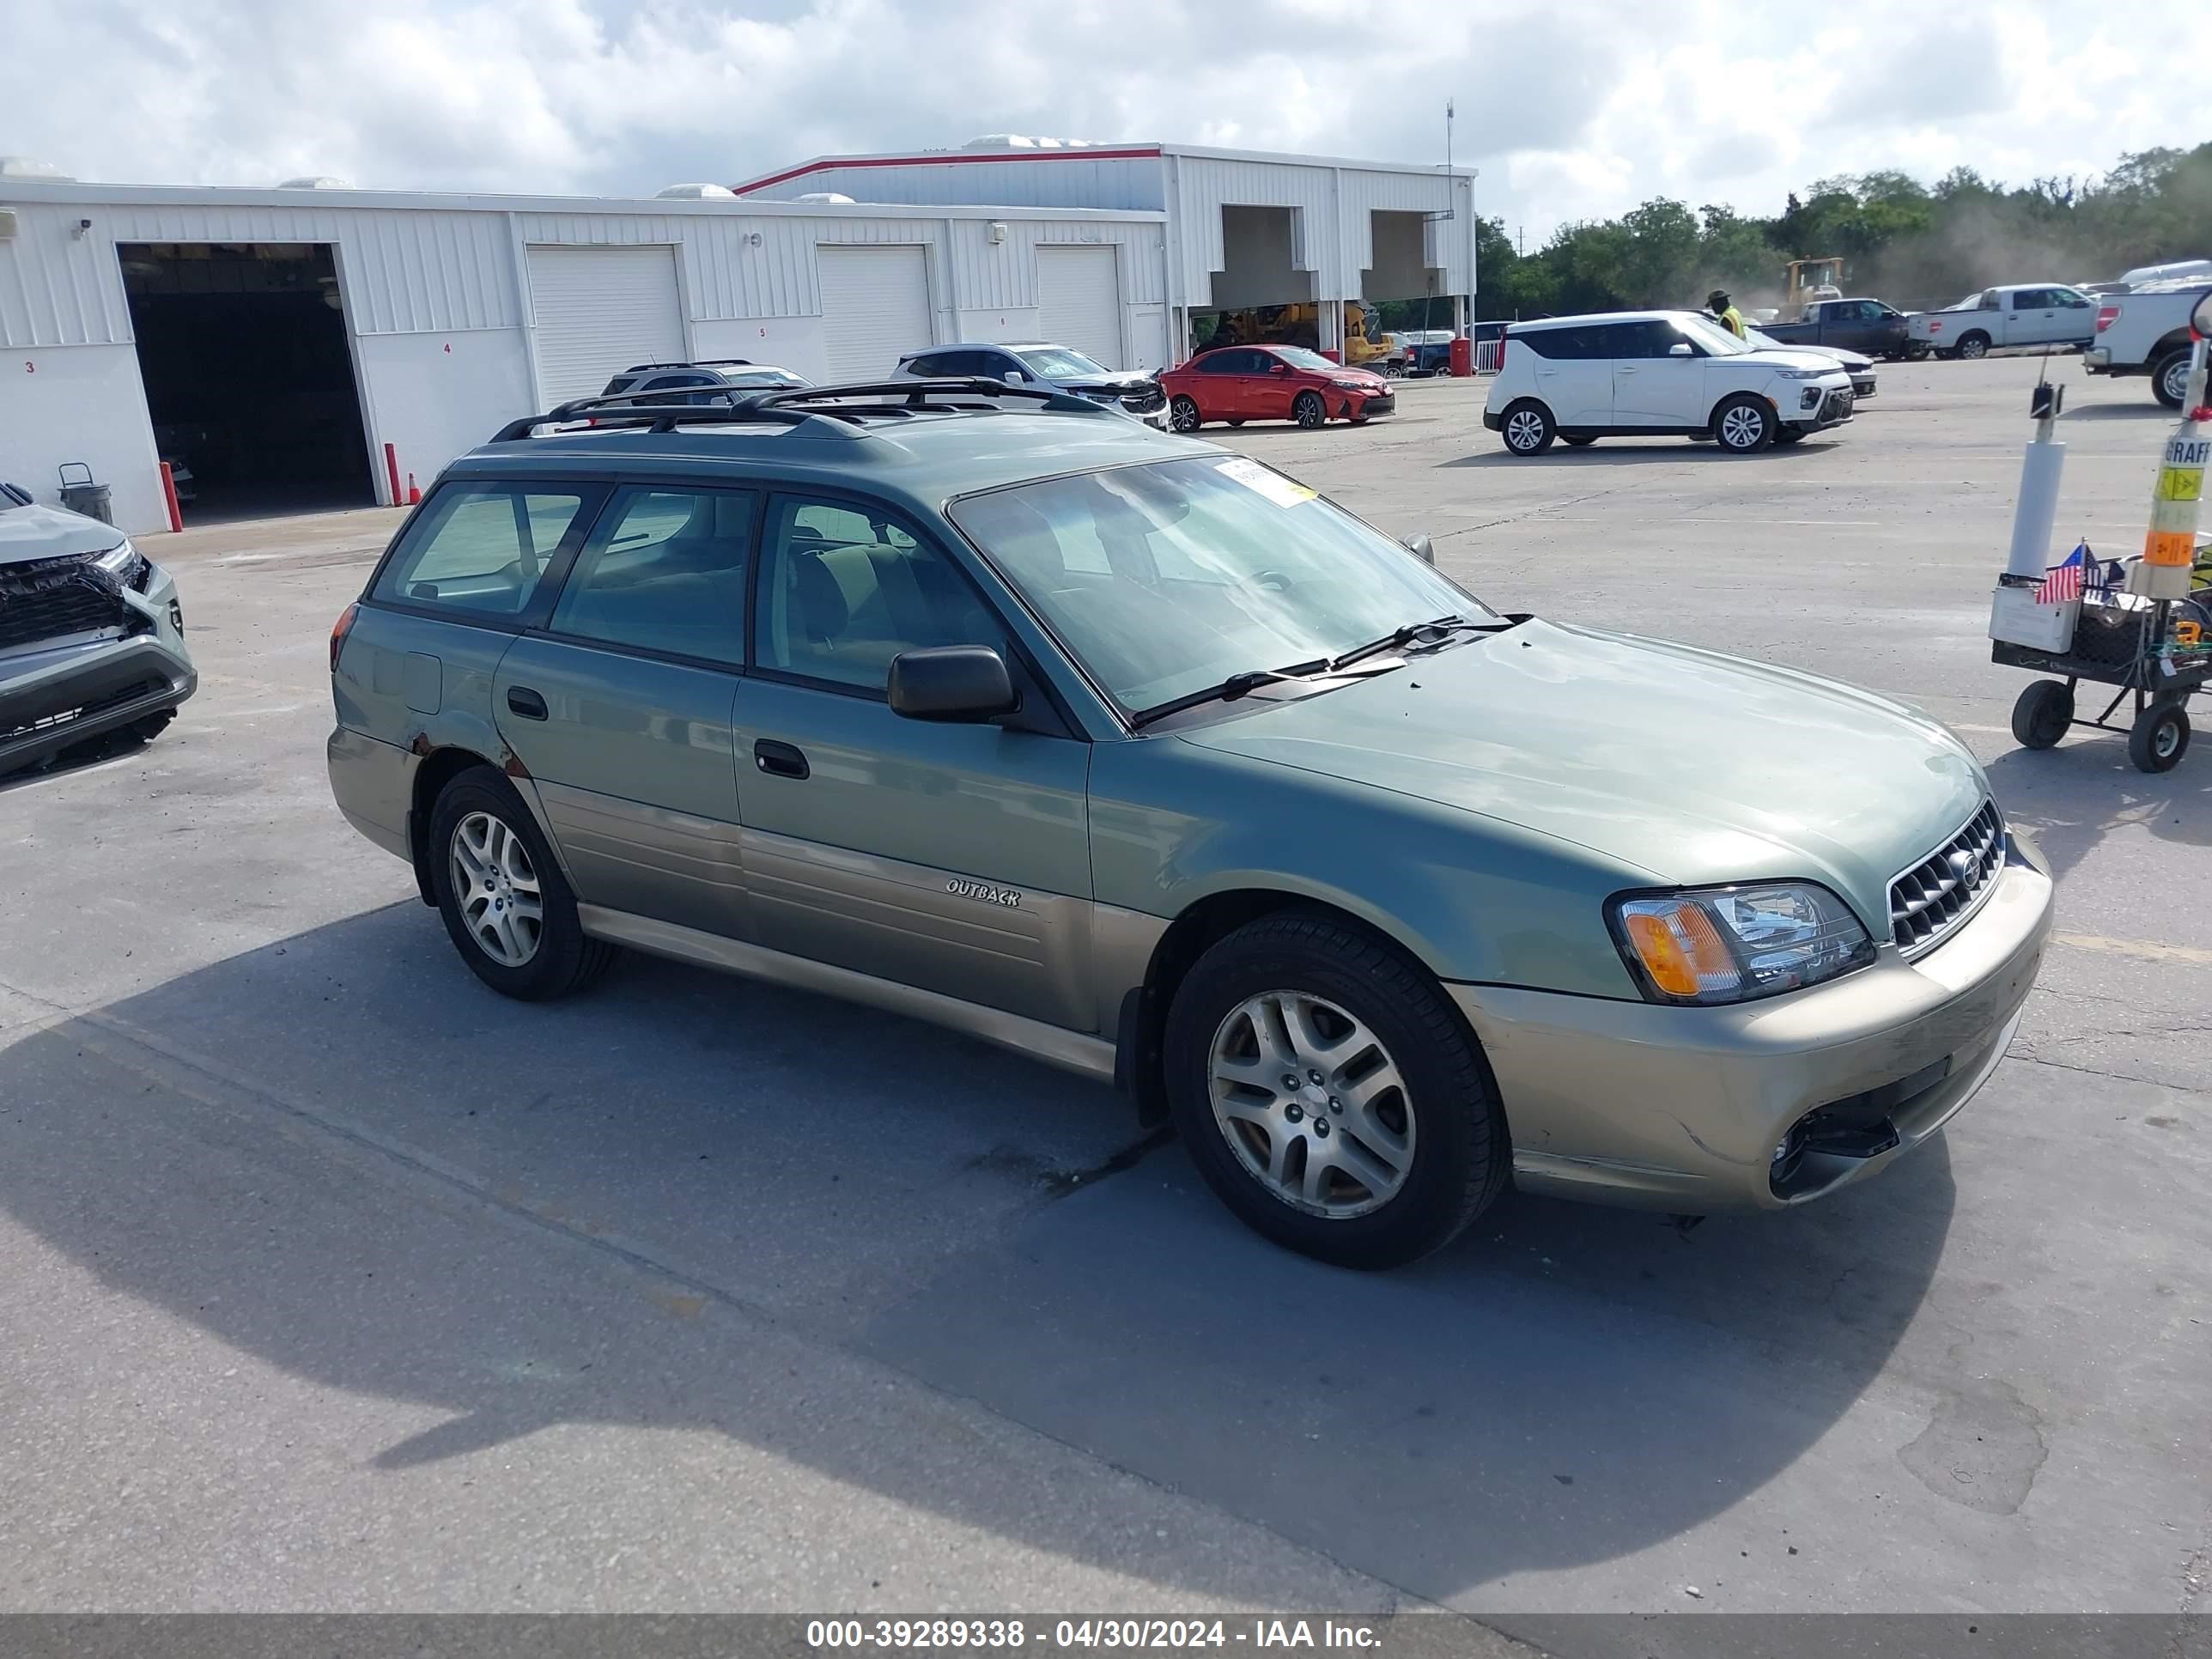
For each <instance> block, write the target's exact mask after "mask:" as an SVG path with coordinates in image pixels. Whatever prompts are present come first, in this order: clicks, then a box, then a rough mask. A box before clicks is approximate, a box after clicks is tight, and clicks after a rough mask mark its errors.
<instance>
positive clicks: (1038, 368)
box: [1014, 346, 1114, 380]
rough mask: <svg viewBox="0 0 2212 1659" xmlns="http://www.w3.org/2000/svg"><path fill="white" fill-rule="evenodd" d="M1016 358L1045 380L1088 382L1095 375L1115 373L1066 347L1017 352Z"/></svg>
mask: <svg viewBox="0 0 2212 1659" xmlns="http://www.w3.org/2000/svg"><path fill="white" fill-rule="evenodd" d="M1014 356H1017V357H1018V358H1020V359H1021V360H1022V361H1023V362H1025V363H1027V364H1028V365H1029V366H1030V374H1034V375H1036V377H1037V378H1038V379H1039V380H1090V379H1091V377H1093V376H1094V375H1099V374H1112V373H1113V372H1114V371H1113V370H1112V369H1110V368H1106V367H1104V366H1103V364H1099V363H1094V362H1091V359H1090V358H1088V357H1086V356H1084V355H1083V354H1082V353H1081V352H1079V351H1070V350H1069V349H1067V348H1066V346H1043V347H1040V348H1038V349H1036V350H1030V351H1017V352H1016V353H1015V354H1014Z"/></svg>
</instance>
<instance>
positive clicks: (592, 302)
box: [530, 244, 684, 408]
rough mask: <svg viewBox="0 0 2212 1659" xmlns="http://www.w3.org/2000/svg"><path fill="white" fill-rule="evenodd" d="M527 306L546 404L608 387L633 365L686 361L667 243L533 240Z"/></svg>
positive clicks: (673, 258)
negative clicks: (637, 244) (604, 244)
mask: <svg viewBox="0 0 2212 1659" xmlns="http://www.w3.org/2000/svg"><path fill="white" fill-rule="evenodd" d="M530 305H531V311H532V316H533V319H534V321H535V323H536V327H535V329H534V331H533V333H534V337H535V338H536V341H537V345H538V395H539V396H541V397H542V398H544V400H545V403H546V405H547V407H549V408H550V407H551V406H552V405H553V404H559V403H565V402H567V401H568V399H569V398H589V397H592V396H595V395H596V394H598V393H599V392H604V391H605V390H606V386H607V382H608V380H611V379H612V378H613V377H614V376H615V375H617V374H620V373H621V372H622V371H623V369H625V368H629V366H630V365H631V364H632V363H670V362H682V361H683V360H684V306H683V301H681V300H680V299H679V298H678V290H677V287H676V250H675V249H674V248H672V247H668V246H651V247H556V246H549V245H543V244H533V245H532V247H531V249H530Z"/></svg>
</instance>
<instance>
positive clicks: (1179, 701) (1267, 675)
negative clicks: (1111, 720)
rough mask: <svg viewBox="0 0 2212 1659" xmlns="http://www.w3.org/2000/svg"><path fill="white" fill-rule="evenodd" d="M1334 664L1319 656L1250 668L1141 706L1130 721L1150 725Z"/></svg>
mask: <svg viewBox="0 0 2212 1659" xmlns="http://www.w3.org/2000/svg"><path fill="white" fill-rule="evenodd" d="M1333 666H1334V664H1332V663H1331V662H1330V661H1329V659H1328V658H1327V657H1316V658H1315V659H1313V660H1312V661H1311V662H1294V663H1291V665H1288V666H1287V667H1284V668H1247V669H1245V670H1243V671H1242V672H1240V673H1236V674H1231V676H1230V677H1229V678H1227V679H1225V680H1223V681H1221V682H1219V683H1218V684H1214V685H1209V686H1207V687H1206V688H1205V689H1204V690H1199V691H1186V692H1185V693H1184V694H1183V695H1182V696H1180V697H1170V698H1169V699H1168V700H1167V701H1166V702H1158V703H1154V704H1153V705H1152V707H1151V708H1144V709H1139V711H1138V712H1137V713H1136V714H1133V715H1131V716H1130V717H1129V724H1130V725H1132V726H1150V725H1151V724H1152V722H1153V721H1154V720H1164V719H1165V718H1166V717H1167V716H1168V715H1170V714H1181V713H1182V711H1183V710H1184V709H1186V708H1197V707H1198V706H1199V705H1200V703H1204V702H1236V701H1237V699H1238V698H1239V697H1243V696H1249V695H1250V694H1251V693H1252V692H1254V691H1256V690H1259V689H1260V688H1261V686H1263V685H1273V684H1275V683H1276V682H1278V681H1279V680H1297V679H1304V678H1306V677H1307V676H1308V675H1310V674H1324V673H1327V672H1328V670H1329V669H1330V668H1331V667H1333Z"/></svg>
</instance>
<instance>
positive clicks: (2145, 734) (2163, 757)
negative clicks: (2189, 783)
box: [2128, 701, 2189, 772]
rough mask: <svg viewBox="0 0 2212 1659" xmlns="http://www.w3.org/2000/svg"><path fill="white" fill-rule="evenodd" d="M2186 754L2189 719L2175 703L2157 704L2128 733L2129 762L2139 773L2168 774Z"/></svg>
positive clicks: (2145, 710)
mask: <svg viewBox="0 0 2212 1659" xmlns="http://www.w3.org/2000/svg"><path fill="white" fill-rule="evenodd" d="M2188 752H2189V716H2188V715H2187V714H2185V713H2183V712H2182V708H2181V705H2180V704H2179V703H2178V702H2163V701H2161V702H2154V703H2153V704H2151V706H2150V707H2149V708H2146V709H2144V710H2143V712H2142V719H2141V720H2137V721H2136V723H2135V726H2134V727H2133V729H2132V730H2130V732H2128V758H2129V759H2130V760H2131V761H2133V762H2134V763H2135V768H2136V771H2138V772H2171V771H2172V770H2173V769H2174V768H2175V767H2177V766H2179V765H2180V764H2181V757H2183V756H2184V755H2185V754H2187V753H2188Z"/></svg>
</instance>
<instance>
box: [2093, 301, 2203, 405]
mask: <svg viewBox="0 0 2212 1659" xmlns="http://www.w3.org/2000/svg"><path fill="white" fill-rule="evenodd" d="M2208 295H2212V280H2208V279H2207V278H2205V277H2202V276H2200V277H2197V279H2195V280H2194V281H2189V282H2178V283H2148V284H2147V285H2145V286H2144V287H2142V288H2139V289H2136V290H2134V291H2133V292H2132V293H2128V294H2112V295H2106V297H2105V299H2104V300H2103V301H2102V302H2101V303H2100V304H2099V306H2098V307H2097V332H2096V337H2095V338H2093V340H2091V341H2090V343H2089V349H2087V351H2085V352H2083V353H2082V354H2081V366H2082V367H2083V368H2086V369H2087V370H2088V371H2089V373H2090V374H2110V375H2113V376H2115V377H2118V376H2120V375H2124V374H2148V376H2150V390H2151V395H2152V396H2153V397H2154V398H2157V399H2158V400H2159V402H2160V403H2162V404H2165V405H2166V407H2167V408H2168V409H2179V408H2180V407H2181V394H2182V392H2184V391H2185V389H2186V388H2187V386H2188V385H2189V317H2190V313H2191V312H2193V311H2195V310H2196V309H2197V305H2198V304H2199V302H2201V301H2203V300H2204V299H2205V298H2206V297H2207V296H2208Z"/></svg>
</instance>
